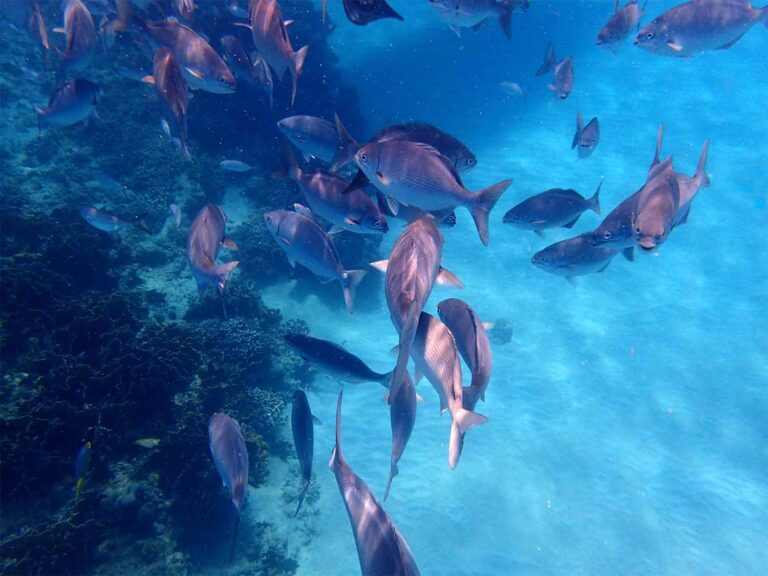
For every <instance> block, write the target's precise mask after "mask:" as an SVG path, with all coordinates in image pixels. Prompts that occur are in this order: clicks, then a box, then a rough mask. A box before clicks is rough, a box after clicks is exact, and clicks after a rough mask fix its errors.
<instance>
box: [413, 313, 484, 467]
mask: <svg viewBox="0 0 768 576" xmlns="http://www.w3.org/2000/svg"><path fill="white" fill-rule="evenodd" d="M411 357H412V358H413V361H414V363H415V364H416V381H417V383H418V380H419V374H423V375H424V376H426V378H427V380H429V382H430V383H431V384H432V387H433V388H434V389H435V391H436V392H437V394H438V396H439V397H440V412H441V413H442V412H445V410H448V412H450V414H451V421H452V422H451V435H450V440H449V442H448V465H449V466H450V468H451V470H454V469H455V468H456V465H457V464H458V463H459V457H460V456H461V452H462V449H463V447H464V436H465V435H466V433H467V432H468V431H469V430H471V429H472V428H474V427H475V426H479V425H480V424H485V423H486V422H487V421H488V418H486V417H485V416H483V415H482V414H478V413H477V412H472V411H470V410H467V409H466V408H464V399H463V395H464V389H463V387H462V381H461V362H460V361H459V353H458V350H457V349H456V341H455V339H454V337H453V334H451V331H450V330H449V329H448V327H447V326H446V325H445V324H443V323H442V322H441V321H440V320H438V319H437V318H435V317H434V316H432V315H431V314H428V313H426V312H422V313H421V314H420V315H419V322H418V326H417V328H416V333H415V335H414V338H413V346H412V347H411Z"/></svg>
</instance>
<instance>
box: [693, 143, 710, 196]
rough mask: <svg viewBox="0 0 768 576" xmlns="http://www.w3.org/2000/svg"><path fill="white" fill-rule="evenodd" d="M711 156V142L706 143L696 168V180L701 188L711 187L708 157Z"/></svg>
mask: <svg viewBox="0 0 768 576" xmlns="http://www.w3.org/2000/svg"><path fill="white" fill-rule="evenodd" d="M708 155H709V140H708V139H707V140H705V141H704V146H702V148H701V155H700V156H699V165H698V166H697V167H696V176H695V178H696V180H698V181H699V187H700V188H706V187H707V186H709V176H707V156H708Z"/></svg>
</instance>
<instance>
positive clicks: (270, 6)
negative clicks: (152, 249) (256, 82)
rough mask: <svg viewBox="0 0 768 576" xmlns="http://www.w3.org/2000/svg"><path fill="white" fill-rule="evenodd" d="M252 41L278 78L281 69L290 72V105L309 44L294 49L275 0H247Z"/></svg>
mask: <svg viewBox="0 0 768 576" xmlns="http://www.w3.org/2000/svg"><path fill="white" fill-rule="evenodd" d="M248 18H249V22H250V29H251V35H252V36H253V44H254V45H255V46H256V49H257V50H258V51H259V54H260V55H261V57H262V58H264V60H265V61H266V62H267V64H269V66H270V67H271V68H272V70H274V71H275V74H277V77H278V79H280V80H282V79H283V76H284V75H285V71H286V70H289V71H290V73H291V80H292V88H291V106H293V103H294V102H295V101H296V89H297V83H298V78H299V75H300V74H301V69H302V68H303V67H304V60H305V59H306V57H307V51H308V50H309V46H304V47H303V48H301V49H299V50H297V51H295V52H294V50H293V47H292V46H291V41H290V39H289V38H288V30H287V29H286V26H285V20H284V19H283V15H282V12H281V11H280V6H279V4H278V3H277V0H250V4H249V5H248Z"/></svg>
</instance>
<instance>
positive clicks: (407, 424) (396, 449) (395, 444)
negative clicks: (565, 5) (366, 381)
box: [384, 370, 416, 500]
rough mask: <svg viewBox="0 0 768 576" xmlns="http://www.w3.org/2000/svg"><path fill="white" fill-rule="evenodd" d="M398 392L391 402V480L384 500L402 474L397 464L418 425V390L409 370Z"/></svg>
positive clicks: (388, 482) (388, 481) (389, 479)
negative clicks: (397, 477)
mask: <svg viewBox="0 0 768 576" xmlns="http://www.w3.org/2000/svg"><path fill="white" fill-rule="evenodd" d="M397 390H398V392H397V396H395V397H393V398H391V399H390V402H389V423H390V426H391V428H392V453H391V455H390V458H389V478H387V487H386V489H385V490H384V500H386V499H387V496H389V489H390V488H391V487H392V480H393V479H394V477H395V476H397V475H398V473H399V472H400V471H399V470H398V467H397V464H398V463H399V462H400V458H401V457H402V456H403V452H405V447H406V446H407V445H408V440H409V439H410V437H411V433H412V432H413V426H414V424H415V423H416V388H415V387H414V385H413V381H411V377H410V375H409V374H408V371H407V370H406V371H405V373H404V380H403V382H402V384H401V385H400V386H398V387H397Z"/></svg>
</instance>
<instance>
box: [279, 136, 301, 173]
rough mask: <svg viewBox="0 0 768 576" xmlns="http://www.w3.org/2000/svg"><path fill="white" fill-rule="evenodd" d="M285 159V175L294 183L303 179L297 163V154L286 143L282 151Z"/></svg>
mask: <svg viewBox="0 0 768 576" xmlns="http://www.w3.org/2000/svg"><path fill="white" fill-rule="evenodd" d="M281 155H282V157H283V168H284V169H285V174H284V176H285V175H287V176H288V178H290V179H291V180H293V181H294V182H297V181H298V180H299V178H300V177H301V168H299V163H298V162H297V161H296V154H294V152H293V147H292V146H291V145H290V144H288V143H287V142H285V143H284V144H283V149H282V151H281Z"/></svg>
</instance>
